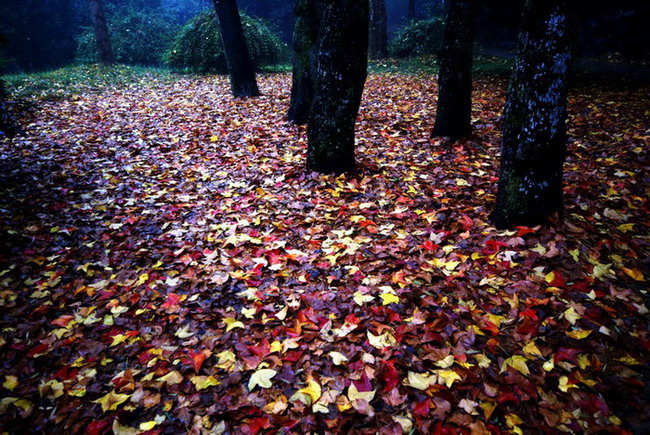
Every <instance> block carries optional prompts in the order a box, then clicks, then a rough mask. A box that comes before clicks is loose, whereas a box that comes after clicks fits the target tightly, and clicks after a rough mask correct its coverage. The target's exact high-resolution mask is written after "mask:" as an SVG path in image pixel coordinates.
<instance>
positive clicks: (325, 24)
mask: <svg viewBox="0 0 650 435" xmlns="http://www.w3.org/2000/svg"><path fill="white" fill-rule="evenodd" d="M316 5H317V6H316V7H317V8H318V13H319V15H318V16H319V17H321V20H320V22H321V29H320V31H319V35H318V67H317V70H316V79H315V86H314V101H313V103H312V108H311V113H310V116H309V129H308V142H309V148H308V151H307V166H308V168H309V169H313V170H315V171H318V172H324V173H330V172H334V173H341V172H345V171H349V170H352V169H354V168H355V167H356V164H355V161H354V125H355V123H356V118H357V114H358V112H359V105H360V104H361V94H362V93H363V86H364V84H365V81H366V75H367V66H368V14H369V10H368V9H369V8H368V0H317V1H316Z"/></svg>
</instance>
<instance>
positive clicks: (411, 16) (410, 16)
mask: <svg viewBox="0 0 650 435" xmlns="http://www.w3.org/2000/svg"><path fill="white" fill-rule="evenodd" d="M408 20H409V21H414V20H415V0H409V3H408Z"/></svg>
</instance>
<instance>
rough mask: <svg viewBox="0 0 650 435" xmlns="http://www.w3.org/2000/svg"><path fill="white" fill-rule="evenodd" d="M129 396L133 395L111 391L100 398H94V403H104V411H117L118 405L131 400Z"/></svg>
mask: <svg viewBox="0 0 650 435" xmlns="http://www.w3.org/2000/svg"><path fill="white" fill-rule="evenodd" d="M129 397H131V395H130V394H118V393H116V392H115V391H111V392H110V393H108V394H106V395H104V396H102V397H100V398H99V399H97V400H93V403H99V404H100V405H102V411H104V412H106V411H115V410H116V409H117V407H118V406H120V405H121V404H122V403H124V402H126V401H127V400H129Z"/></svg>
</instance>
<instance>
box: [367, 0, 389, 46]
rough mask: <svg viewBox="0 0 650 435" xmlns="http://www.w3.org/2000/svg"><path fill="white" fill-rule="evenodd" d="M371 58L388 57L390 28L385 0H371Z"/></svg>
mask: <svg viewBox="0 0 650 435" xmlns="http://www.w3.org/2000/svg"><path fill="white" fill-rule="evenodd" d="M369 50H370V58H371V59H385V58H387V57H388V29H387V16H386V2H385V0H370V47H369Z"/></svg>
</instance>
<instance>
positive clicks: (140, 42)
mask: <svg viewBox="0 0 650 435" xmlns="http://www.w3.org/2000/svg"><path fill="white" fill-rule="evenodd" d="M108 31H109V34H110V37H111V43H112V44H113V51H114V52H115V59H116V60H117V62H119V63H123V64H127V65H160V64H162V63H163V58H164V54H165V53H166V52H167V50H168V49H169V47H170V45H171V42H172V40H173V37H174V34H175V33H176V31H177V27H176V26H175V25H174V24H173V22H172V20H171V19H170V18H169V17H167V16H166V15H164V14H162V13H160V12H156V11H152V10H144V9H142V10H135V9H133V8H121V9H117V10H115V11H114V12H113V13H111V14H108ZM77 60H78V61H80V62H84V63H88V62H92V63H94V62H97V61H98V55H97V46H96V43H95V34H94V31H93V29H92V28H87V29H85V30H84V32H83V33H82V34H81V35H80V36H79V38H78V44H77Z"/></svg>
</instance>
